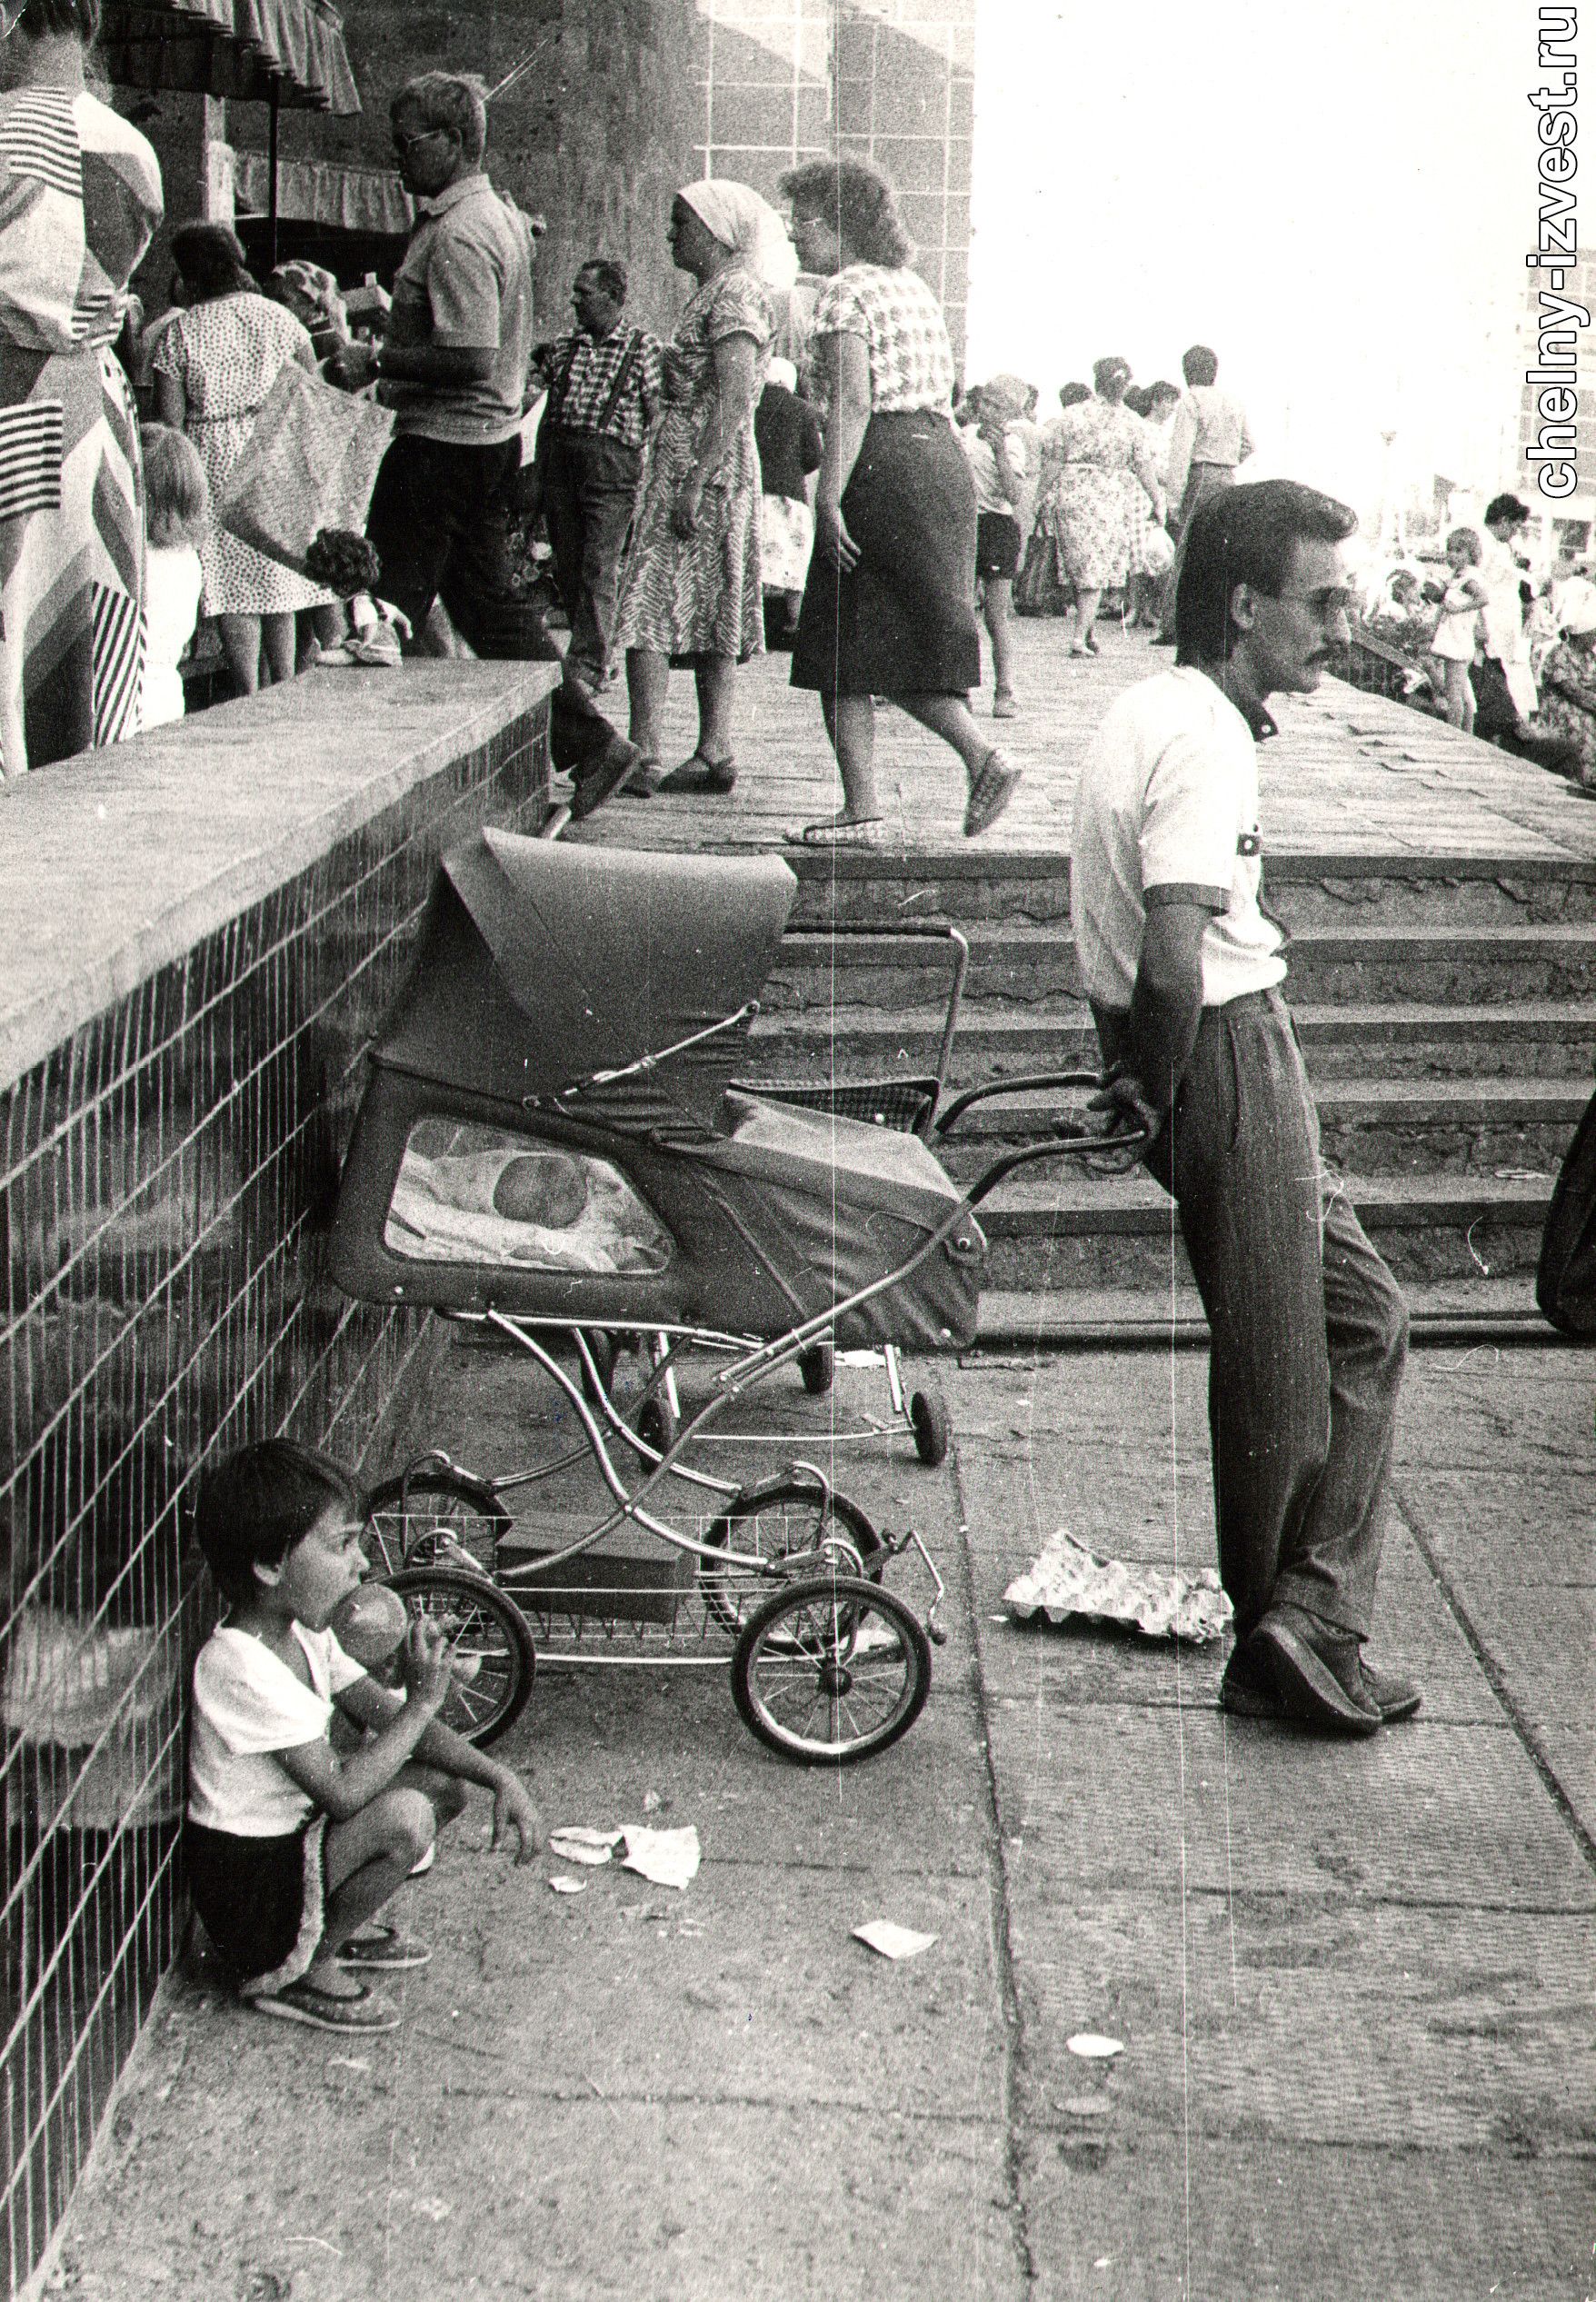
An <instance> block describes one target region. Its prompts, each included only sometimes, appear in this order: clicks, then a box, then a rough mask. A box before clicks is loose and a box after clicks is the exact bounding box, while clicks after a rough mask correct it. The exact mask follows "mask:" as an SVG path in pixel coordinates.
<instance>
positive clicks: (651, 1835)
mask: <svg viewBox="0 0 1596 2302" xmlns="http://www.w3.org/2000/svg"><path fill="white" fill-rule="evenodd" d="M621 1836H622V1837H623V1839H625V1841H626V1860H625V1866H624V1867H625V1868H626V1869H628V1870H635V1871H637V1872H638V1873H639V1874H640V1875H641V1876H642V1877H643V1878H652V1879H653V1883H654V1885H655V1886H656V1887H674V1888H677V1890H678V1891H679V1892H685V1890H686V1886H687V1881H688V1880H689V1878H695V1877H696V1876H697V1873H698V1859H699V1854H698V1832H697V1830H696V1829H694V1828H693V1824H692V1823H689V1824H688V1825H687V1827H686V1829H684V1830H645V1829H641V1828H639V1827H636V1826H628V1828H627V1829H625V1830H623V1832H622V1833H621Z"/></svg>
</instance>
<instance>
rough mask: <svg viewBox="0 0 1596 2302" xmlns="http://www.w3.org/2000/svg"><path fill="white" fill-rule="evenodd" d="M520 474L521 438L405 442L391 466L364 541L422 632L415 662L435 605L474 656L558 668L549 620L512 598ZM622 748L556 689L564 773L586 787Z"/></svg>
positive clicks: (570, 687) (584, 705)
mask: <svg viewBox="0 0 1596 2302" xmlns="http://www.w3.org/2000/svg"><path fill="white" fill-rule="evenodd" d="M520 469H521V442H520V439H519V437H516V438H514V439H511V440H506V441H504V442H503V443H501V444H499V445H497V446H494V447H464V446H459V445H457V444H456V443H454V442H453V441H447V440H427V439H423V438H421V437H419V436H418V435H415V434H406V435H403V436H401V437H400V438H398V439H396V440H395V441H394V443H393V445H392V446H391V447H390V448H389V450H388V453H386V455H385V456H384V458H383V462H382V466H381V468H380V470H379V471H378V473H377V483H376V486H375V488H374V490H373V493H372V501H371V510H370V512H369V513H368V514H367V516H366V524H365V532H366V535H367V538H368V539H369V541H370V542H371V543H373V544H374V546H375V548H376V551H377V554H378V556H379V558H380V559H381V561H382V563H383V576H382V582H381V584H380V585H379V587H378V589H379V595H380V597H382V598H383V599H384V600H391V601H392V602H393V603H394V606H395V607H397V608H402V609H403V610H404V613H405V614H406V615H407V616H408V617H409V618H410V621H411V623H412V625H413V627H414V637H413V638H412V640H411V641H410V643H409V646H408V650H407V652H414V653H419V652H420V642H421V634H422V631H423V628H424V625H425V623H426V620H427V617H428V615H429V614H430V613H432V605H433V602H434V600H437V599H441V600H442V601H443V603H444V606H445V607H446V608H447V609H448V611H449V614H450V617H451V619H452V621H453V623H454V628H455V630H456V631H457V632H458V633H460V636H461V638H462V639H463V640H464V642H465V643H466V645H467V646H468V647H469V648H471V649H472V651H473V652H474V653H475V654H477V655H482V656H487V657H491V658H493V659H494V660H495V661H505V660H507V661H509V662H512V663H557V662H558V661H559V655H560V651H559V649H558V648H557V647H556V646H555V645H554V642H553V640H552V639H551V638H550V637H549V632H548V625H547V624H546V623H545V622H544V614H543V610H542V609H541V608H540V607H539V606H538V605H537V603H535V601H532V600H523V599H519V598H517V597H516V595H515V593H514V591H513V590H512V589H511V584H510V563H509V520H510V511H511V501H512V499H511V490H512V487H513V485H514V479H515V474H516V473H517V472H519V470H520ZM622 740H623V739H622V738H621V737H620V736H619V735H618V734H617V733H616V732H615V730H614V729H613V727H612V726H611V725H610V722H608V720H606V719H605V718H604V717H603V714H602V713H600V712H599V711H598V709H597V708H596V706H595V705H594V702H593V700H592V698H591V697H590V696H589V695H587V694H586V693H584V690H583V689H582V688H581V687H580V686H579V685H576V684H574V683H571V682H567V683H564V685H562V686H561V687H558V688H556V689H555V691H554V695H553V696H552V698H551V699H550V723H549V749H550V752H551V755H552V757H553V759H554V765H555V766H556V767H557V768H560V769H564V770H565V771H567V772H569V773H571V774H573V775H574V776H575V777H576V778H577V779H578V781H579V782H580V781H581V780H582V779H584V777H586V776H587V775H589V774H591V773H593V772H595V771H597V770H598V769H600V768H602V766H603V763H604V762H605V760H606V758H607V757H609V756H610V755H611V752H612V748H613V746H614V745H615V744H617V743H620V742H622Z"/></svg>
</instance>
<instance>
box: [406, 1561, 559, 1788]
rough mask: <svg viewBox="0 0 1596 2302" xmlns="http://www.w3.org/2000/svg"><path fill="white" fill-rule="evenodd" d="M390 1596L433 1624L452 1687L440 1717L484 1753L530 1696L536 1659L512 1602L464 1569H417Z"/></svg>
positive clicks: (518, 1715) (523, 1622) (510, 1724)
mask: <svg viewBox="0 0 1596 2302" xmlns="http://www.w3.org/2000/svg"><path fill="white" fill-rule="evenodd" d="M388 1585H389V1589H392V1590H394V1591H396V1592H397V1593H398V1595H399V1597H400V1598H401V1599H404V1604H405V1606H406V1607H407V1608H408V1609H409V1610H410V1612H411V1613H412V1614H414V1615H426V1616H427V1617H429V1618H430V1619H431V1620H432V1621H434V1622H435V1623H436V1624H437V1626H438V1628H439V1629H440V1630H442V1631H443V1633H444V1637H445V1638H446V1639H448V1641H449V1643H450V1645H451V1646H452V1647H453V1648H454V1685H453V1686H452V1687H451V1688H450V1689H449V1692H448V1695H447V1697H446V1699H445V1700H444V1707H443V1709H441V1710H440V1711H439V1713H438V1718H439V1719H440V1720H441V1722H442V1723H443V1725H444V1726H445V1727H452V1728H453V1729H454V1732H455V1733H456V1734H457V1735H464V1738H465V1739H466V1741H467V1742H474V1743H475V1744H476V1745H477V1746H478V1747H479V1749H485V1748H486V1746H487V1745H488V1744H489V1743H490V1742H497V1740H498V1739H499V1737H500V1736H501V1735H502V1734H504V1733H506V1732H507V1731H508V1729H510V1728H511V1727H513V1726H514V1723H515V1721H516V1719H519V1718H520V1716H521V1714H522V1712H523V1711H524V1709H525V1708H526V1698H527V1697H528V1695H530V1694H531V1692H532V1681H533V1674H534V1671H535V1669H536V1668H537V1656H536V1653H535V1651H534V1648H533V1643H532V1633H531V1631H530V1630H528V1629H527V1627H526V1620H525V1618H524V1615H523V1614H522V1612H521V1609H520V1608H519V1607H517V1606H516V1605H515V1603H514V1600H513V1599H506V1598H505V1597H504V1593H503V1592H502V1591H500V1590H496V1589H494V1586H493V1584H492V1583H490V1582H484V1580H483V1579H482V1578H481V1576H479V1575H474V1574H471V1573H469V1572H468V1571H467V1570H466V1569H464V1567H414V1568H412V1569H410V1570H408V1571H407V1572H404V1573H402V1574H397V1575H391V1576H390V1577H389V1578H388Z"/></svg>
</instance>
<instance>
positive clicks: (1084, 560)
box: [1037, 360, 1164, 655]
mask: <svg viewBox="0 0 1596 2302" xmlns="http://www.w3.org/2000/svg"><path fill="white" fill-rule="evenodd" d="M1130 381H1131V371H1130V369H1129V368H1128V367H1127V366H1126V364H1125V363H1124V361H1123V360H1099V361H1098V362H1097V364H1095V366H1094V367H1093V368H1092V382H1093V383H1094V384H1096V386H1097V391H1096V394H1095V396H1094V397H1093V398H1092V399H1090V400H1083V401H1082V403H1081V404H1080V406H1079V407H1072V408H1067V409H1066V410H1065V412H1064V414H1062V416H1061V418H1060V419H1059V423H1058V424H1057V427H1056V429H1055V430H1054V433H1053V443H1052V452H1053V455H1054V456H1055V458H1056V459H1057V463H1058V477H1057V478H1056V479H1055V480H1054V481H1053V483H1052V487H1051V489H1050V490H1049V492H1048V494H1047V497H1046V500H1045V501H1044V503H1042V511H1041V514H1040V516H1039V519H1038V523H1037V524H1038V525H1039V526H1040V527H1041V528H1042V530H1043V532H1044V533H1046V534H1047V535H1048V536H1049V537H1050V538H1051V540H1052V546H1053V550H1054V553H1056V555H1057V560H1058V565H1059V575H1060V581H1061V582H1067V583H1072V584H1073V585H1074V587H1075V629H1074V634H1073V637H1072V640H1071V643H1070V653H1071V654H1072V655H1095V654H1096V653H1097V642H1096V640H1095V638H1094V637H1093V636H1092V625H1093V623H1095V622H1096V621H1097V607H1098V602H1099V600H1100V599H1101V597H1102V593H1103V591H1104V589H1105V587H1106V586H1107V585H1109V584H1111V583H1124V581H1125V579H1126V577H1127V575H1128V574H1129V573H1130V565H1131V512H1132V504H1133V503H1134V502H1135V500H1136V499H1135V496H1134V494H1133V490H1134V489H1135V488H1137V487H1138V486H1139V487H1140V488H1141V490H1142V493H1143V494H1144V495H1145V496H1146V498H1147V500H1148V502H1149V503H1151V504H1152V516H1153V518H1154V519H1155V520H1159V521H1162V518H1163V516H1164V498H1163V489H1162V487H1161V486H1160V484H1159V478H1158V473H1157V471H1156V469H1155V468H1154V465H1153V460H1152V443H1151V441H1150V440H1149V438H1148V435H1147V427H1146V425H1145V424H1143V423H1142V418H1141V417H1140V416H1139V415H1132V413H1131V411H1130V409H1129V408H1128V407H1126V406H1125V405H1124V398H1125V386H1126V384H1129V382H1130Z"/></svg>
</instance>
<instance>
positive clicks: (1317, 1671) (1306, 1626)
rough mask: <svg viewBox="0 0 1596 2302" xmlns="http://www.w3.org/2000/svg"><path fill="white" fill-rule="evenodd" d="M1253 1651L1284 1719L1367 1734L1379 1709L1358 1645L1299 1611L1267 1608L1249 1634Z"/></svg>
mask: <svg viewBox="0 0 1596 2302" xmlns="http://www.w3.org/2000/svg"><path fill="white" fill-rule="evenodd" d="M1358 1648H1359V1642H1358V1640H1357V1639H1354V1638H1352V1635H1351V1634H1350V1633H1348V1632H1344V1631H1335V1630H1332V1629H1331V1628H1330V1627H1329V1625H1328V1624H1325V1623H1321V1622H1318V1621H1316V1620H1315V1619H1314V1617H1313V1616H1312V1615H1310V1614H1308V1613H1306V1612H1305V1611H1304V1609H1302V1608H1301V1607H1291V1606H1285V1607H1272V1608H1271V1609H1270V1610H1269V1612H1268V1613H1267V1614H1266V1615H1265V1616H1264V1617H1263V1619H1262V1622H1260V1623H1259V1624H1258V1626H1257V1628H1256V1629H1255V1630H1254V1631H1253V1633H1252V1649H1253V1652H1254V1654H1255V1656H1256V1658H1257V1660H1258V1662H1259V1664H1260V1665H1261V1666H1262V1669H1264V1670H1265V1671H1267V1672H1268V1674H1269V1677H1270V1679H1272V1681H1273V1684H1274V1688H1275V1691H1276V1692H1277V1694H1278V1695H1279V1696H1280V1699H1281V1701H1282V1704H1283V1705H1284V1707H1285V1711H1286V1715H1287V1717H1288V1718H1292V1719H1296V1720H1297V1721H1298V1723H1299V1724H1300V1725H1302V1726H1305V1727H1317V1728H1319V1729H1320V1730H1321V1731H1322V1732H1323V1733H1326V1734H1342V1735H1372V1734H1373V1733H1375V1732H1376V1731H1377V1729H1379V1727H1380V1725H1381V1714H1380V1707H1379V1705H1378V1704H1377V1703H1376V1701H1375V1700H1374V1699H1373V1697H1372V1694H1371V1693H1370V1692H1369V1689H1368V1688H1367V1686H1366V1684H1365V1681H1364V1677H1363V1666H1362V1659H1361V1657H1360V1654H1359V1651H1358Z"/></svg>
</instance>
